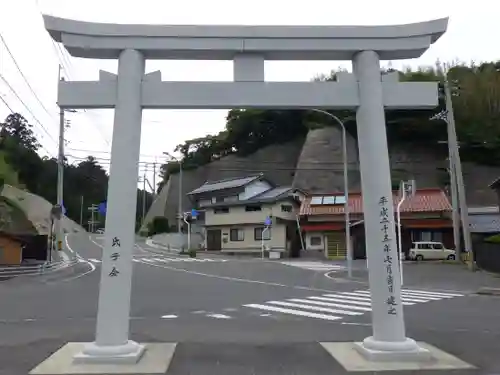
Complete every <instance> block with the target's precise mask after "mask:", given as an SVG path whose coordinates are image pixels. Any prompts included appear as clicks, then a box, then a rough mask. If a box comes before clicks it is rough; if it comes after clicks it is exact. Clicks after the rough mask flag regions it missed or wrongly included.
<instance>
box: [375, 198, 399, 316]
mask: <svg viewBox="0 0 500 375" xmlns="http://www.w3.org/2000/svg"><path fill="white" fill-rule="evenodd" d="M378 203H379V209H380V212H379V217H380V231H381V232H382V249H383V254H384V255H383V257H384V265H385V271H386V282H387V291H388V292H389V294H388V297H387V300H386V305H387V314H388V315H396V314H397V311H396V298H395V297H394V275H393V272H392V256H391V250H392V249H391V238H390V236H389V229H390V220H389V215H391V214H392V210H391V209H390V208H389V207H388V203H389V200H388V199H387V197H385V196H383V197H380V199H379V202H378Z"/></svg>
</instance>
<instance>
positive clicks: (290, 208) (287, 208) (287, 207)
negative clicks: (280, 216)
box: [281, 204, 293, 212]
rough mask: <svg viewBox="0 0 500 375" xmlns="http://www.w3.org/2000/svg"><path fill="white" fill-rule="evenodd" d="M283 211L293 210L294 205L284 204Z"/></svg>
mask: <svg viewBox="0 0 500 375" xmlns="http://www.w3.org/2000/svg"><path fill="white" fill-rule="evenodd" d="M281 212H293V207H292V206H290V205H289V204H282V205H281Z"/></svg>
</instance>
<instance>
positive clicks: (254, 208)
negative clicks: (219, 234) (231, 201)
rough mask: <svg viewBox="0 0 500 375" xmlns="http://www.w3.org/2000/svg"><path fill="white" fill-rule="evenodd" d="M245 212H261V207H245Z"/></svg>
mask: <svg viewBox="0 0 500 375" xmlns="http://www.w3.org/2000/svg"><path fill="white" fill-rule="evenodd" d="M245 211H246V212H255V211H262V206H260V205H255V204H253V205H251V206H245Z"/></svg>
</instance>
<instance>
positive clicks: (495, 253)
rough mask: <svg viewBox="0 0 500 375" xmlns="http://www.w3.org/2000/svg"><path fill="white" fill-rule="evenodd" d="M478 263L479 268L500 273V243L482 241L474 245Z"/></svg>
mask: <svg viewBox="0 0 500 375" xmlns="http://www.w3.org/2000/svg"><path fill="white" fill-rule="evenodd" d="M474 253H475V258H476V264H477V266H478V267H479V268H481V269H483V270H485V271H488V272H494V273H500V244H496V243H488V242H482V243H477V244H475V246H474Z"/></svg>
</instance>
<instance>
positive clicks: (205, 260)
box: [87, 257, 227, 264]
mask: <svg viewBox="0 0 500 375" xmlns="http://www.w3.org/2000/svg"><path fill="white" fill-rule="evenodd" d="M87 260H88V261H89V262H92V263H94V264H99V263H102V260H101V259H96V258H88V259H87ZM132 260H133V261H134V262H136V263H151V264H166V263H171V262H188V263H189V262H201V263H209V262H227V259H209V258H162V257H134V258H133V259H132Z"/></svg>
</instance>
